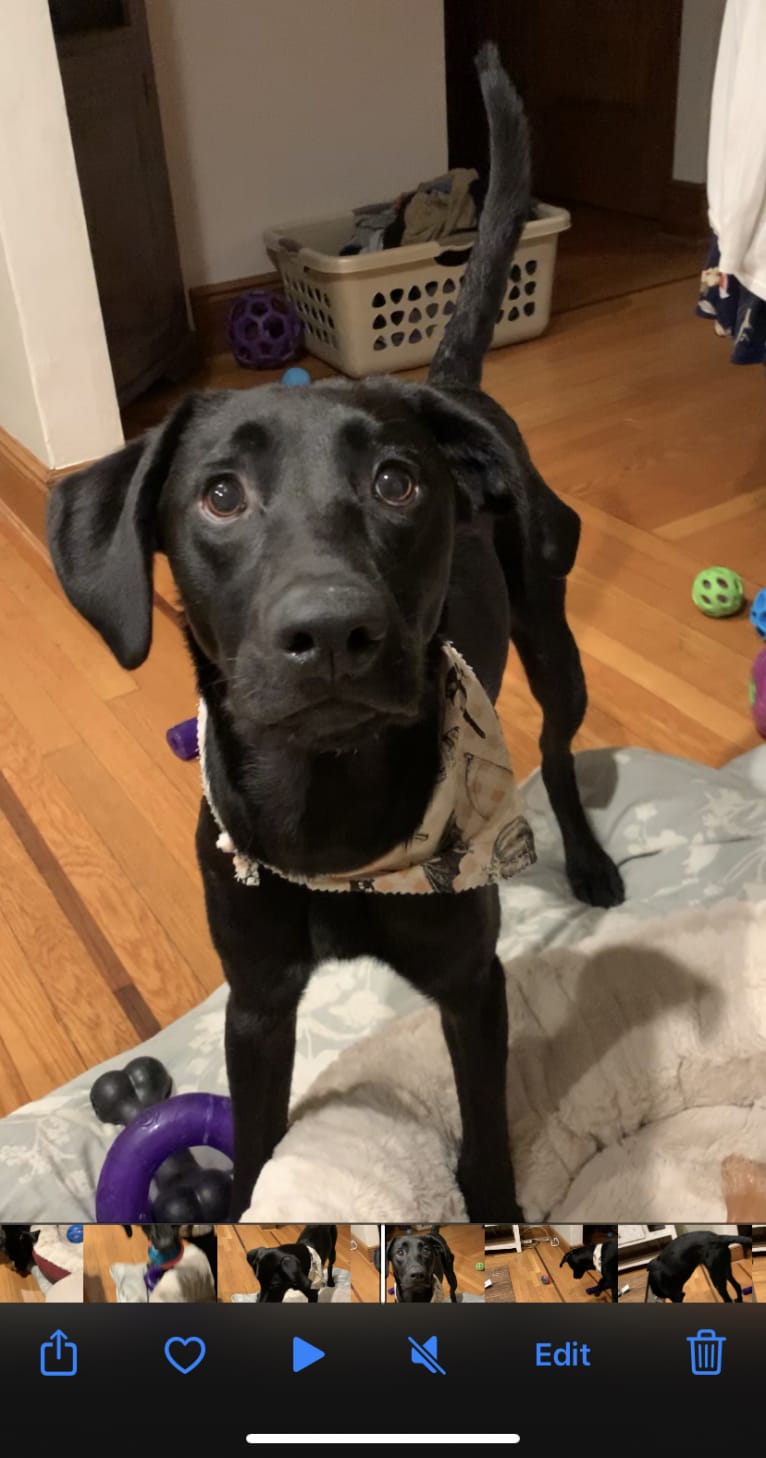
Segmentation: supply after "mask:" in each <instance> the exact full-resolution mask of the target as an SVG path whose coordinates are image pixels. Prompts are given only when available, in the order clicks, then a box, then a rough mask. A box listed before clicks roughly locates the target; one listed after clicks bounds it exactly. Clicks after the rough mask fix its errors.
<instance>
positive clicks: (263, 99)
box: [147, 0, 447, 287]
mask: <svg viewBox="0 0 766 1458" xmlns="http://www.w3.org/2000/svg"><path fill="white" fill-rule="evenodd" d="M147 11H148V18H149V29H150V34H151V41H152V52H153V55H154V65H155V72H156V78H157V87H158V91H159V99H160V110H161V114H162V125H163V131H164V134H165V148H166V153H167V159H168V167H169V171H170V183H171V189H172V193H173V204H174V209H175V214H176V225H177V230H178V239H179V246H180V251H181V263H182V267H183V272H184V277H185V280H186V284H187V286H190V287H191V286H192V285H195V284H204V283H220V282H223V281H225V280H228V279H233V278H239V277H242V276H245V275H248V274H252V273H263V272H266V271H268V270H270V268H271V264H270V262H269V259H268V255H267V254H266V252H265V250H264V248H263V245H262V242H261V233H262V230H263V228H264V227H268V226H270V225H271V224H274V223H282V222H290V221H296V220H300V219H302V218H312V217H316V218H322V217H327V216H331V215H332V214H333V213H336V212H343V211H345V210H346V209H347V208H350V207H352V206H356V205H358V204H361V203H366V202H375V201H377V200H379V199H385V198H388V197H393V196H396V194H397V193H399V192H403V191H405V190H406V189H407V188H408V187H414V186H415V185H416V184H417V183H418V182H419V181H421V180H422V179H423V178H426V177H429V176H433V175H434V174H436V173H438V172H440V171H442V170H443V169H444V168H445V167H446V165H447V122H446V93H445V80H444V25H443V16H442V0H150V4H149V5H148V6H147Z"/></svg>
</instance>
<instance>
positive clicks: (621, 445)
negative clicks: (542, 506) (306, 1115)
mask: <svg viewBox="0 0 766 1458" xmlns="http://www.w3.org/2000/svg"><path fill="white" fill-rule="evenodd" d="M588 226H589V227H590V232H588V229H587V228H586V229H585V232H584V233H581V238H582V239H583V240H584V241H582V243H581V246H580V253H579V255H578V254H577V250H576V249H575V252H574V253H573V254H569V255H568V254H566V252H565V254H564V257H569V258H570V262H569V263H568V264H567V268H568V270H569V273H568V275H566V270H565V274H563V275H562V279H563V280H564V283H566V277H568V278H569V284H568V285H567V287H568V288H569V300H570V307H569V309H568V311H567V312H563V313H559V314H557V315H556V316H555V318H554V319H553V321H552V324H551V328H550V331H549V332H548V333H547V334H546V335H544V336H543V337H542V338H541V339H539V340H535V341H532V342H530V343H528V344H525V345H522V346H518V347H516V348H511V349H506V350H501V351H495V352H493V353H491V354H490V356H489V357H488V359H487V364H486V369H485V386H486V388H487V390H488V391H489V392H490V393H491V394H493V395H494V396H496V397H497V399H498V400H500V401H501V403H502V404H503V405H504V406H506V407H507V408H508V409H509V410H510V411H511V412H512V413H513V414H514V415H515V416H516V418H517V420H518V422H519V424H520V426H521V429H522V430H523V432H524V434H525V436H526V439H527V441H528V444H529V446H530V449H531V452H532V455H533V458H534V459H535V461H536V463H537V465H538V467H539V468H540V469H541V470H542V472H543V474H544V475H545V476H546V477H547V479H548V480H549V481H550V483H551V484H552V486H553V487H554V488H555V489H556V490H557V491H559V492H560V493H561V494H562V495H563V496H564V497H565V498H566V499H567V500H569V501H570V502H571V503H572V504H573V505H574V506H575V507H576V508H577V510H578V511H579V512H580V514H581V516H582V521H583V535H582V545H581V550H580V555H579V560H578V565H577V567H576V569H575V571H574V573H573V575H572V579H571V583H570V588H569V611H570V617H571V622H572V627H573V629H574V631H575V633H576V635H577V637H578V639H579V642H580V645H581V648H582V652H583V660H584V664H585V669H586V673H587V676H588V681H589V688H590V709H589V713H588V717H587V719H586V721H585V724H584V726H583V729H582V732H581V734H580V735H579V737H578V741H577V747H579V748H594V747H599V746H604V745H626V744H637V745H641V746H643V747H645V748H649V749H656V750H659V751H662V752H665V753H672V754H678V755H682V756H686V757H689V758H692V759H699V760H701V761H703V762H704V763H707V764H712V765H720V764H723V763H725V762H726V761H727V760H728V759H729V758H730V757H731V756H732V755H735V754H738V753H740V752H741V751H742V750H745V749H748V748H750V747H752V746H753V745H755V744H756V743H758V739H757V736H756V734H755V730H754V728H753V725H752V721H751V717H750V713H749V709H748V702H747V679H748V671H749V666H750V662H751V660H752V658H753V657H754V655H755V652H756V650H757V648H758V646H759V645H758V640H757V639H756V636H755V633H754V632H753V629H752V628H751V627H750V625H749V623H748V621H747V618H746V616H740V617H738V618H736V619H733V620H727V621H721V622H715V621H712V620H710V619H707V618H704V617H702V616H701V615H700V614H699V613H698V612H697V610H696V609H695V608H694V607H693V605H692V603H691V600H690V587H691V580H692V577H693V576H694V574H695V572H696V571H697V570H698V568H700V567H702V566H704V565H709V564H710V563H712V562H716V561H717V562H723V563H726V564H727V565H730V566H732V567H735V568H737V569H738V570H739V571H740V572H741V573H742V575H743V577H744V578H745V581H746V585H747V588H748V591H749V592H750V593H751V594H752V592H753V591H754V590H755V589H756V588H757V587H759V586H761V585H762V584H763V583H764V582H765V581H766V529H765V523H766V510H765V508H766V428H765V427H766V383H765V382H764V376H763V371H762V370H759V369H743V368H739V369H735V368H733V367H732V366H731V365H730V364H729V363H728V346H727V344H726V342H725V341H722V340H721V339H719V338H717V337H716V336H715V334H714V332H713V330H712V328H711V327H710V326H709V325H708V324H707V323H705V322H703V321H701V320H698V319H696V318H695V317H694V314H693V308H694V301H695V296H696V283H695V281H694V278H693V277H692V276H691V270H692V256H691V254H690V253H688V250H687V253H688V256H687V258H686V261H685V262H684V261H683V260H682V259H680V256H679V255H678V254H677V253H676V252H672V256H671V255H667V256H666V255H665V254H664V253H663V251H662V248H661V247H660V245H658V244H657V243H656V241H655V243H654V244H652V247H653V248H654V250H655V254H656V257H655V256H650V254H651V250H649V249H648V244H647V242H646V238H644V241H643V243H641V242H640V240H639V243H640V246H639V244H638V243H636V242H635V238H636V236H637V235H635V234H634V233H632V232H630V231H628V232H625V231H623V234H622V235H621V237H622V241H621V242H620V240H619V238H617V237H616V235H615V234H614V229H612V233H610V235H609V237H610V242H609V246H608V247H607V246H606V245H605V247H604V250H603V256H602V260H601V264H602V267H601V274H600V278H601V283H600V285H599V290H600V292H599V290H597V292H599V299H600V301H597V302H589V300H590V299H592V297H593V295H592V293H587V291H586V292H583V290H586V285H588V287H590V286H591V285H593V286H594V287H595V285H594V284H593V281H594V279H595V277H596V272H597V262H598V251H597V235H596V233H595V231H594V223H593V220H592V219H591V221H590V224H589V225H588ZM624 226H625V225H623V227H624ZM631 239H632V240H633V241H632V242H631ZM575 241H576V234H575V231H574V230H573V233H572V234H571V235H569V238H568V239H567V243H566V245H565V249H566V248H568V247H571V246H572V245H573V244H574V242H575ZM642 250H643V251H642ZM663 260H664V262H663ZM686 269H689V270H690V274H689V276H688V277H686V276H684V277H680V278H679V277H678V273H677V270H681V273H684V271H685V270H686ZM610 270H611V272H610ZM663 270H664V271H663ZM694 271H696V269H695V270H694ZM665 276H669V277H671V278H674V279H675V281H673V282H658V279H662V278H663V277H665ZM578 279H579V280H580V282H579V283H578V282H577V280H578ZM589 280H590V284H588V281H589ZM578 289H580V293H579V294H578V292H577V290H578ZM626 290H627V291H626ZM610 295H612V297H609V296H610ZM615 295H616V296H615ZM604 300H607V301H604ZM312 368H313V366H312ZM316 372H317V373H322V372H323V371H322V369H321V367H317V370H316ZM202 378H203V380H204V381H206V382H207V383H209V384H211V385H217V386H223V387H237V388H243V387H249V386H251V385H252V384H253V383H254V382H256V381H257V380H259V379H260V376H253V375H252V374H251V373H248V372H245V371H241V370H238V369H236V367H235V366H234V365H233V364H232V363H231V362H226V361H219V362H215V363H213V364H212V365H209V366H207V367H206V371H205V373H204V376H203V377H202ZM171 398H172V397H171V396H170V395H169V394H168V392H167V391H166V392H165V393H164V394H163V393H162V392H160V393H159V394H156V395H155V396H153V397H152V398H151V399H150V400H148V401H144V402H140V403H139V405H138V406H136V407H132V414H131V420H130V422H129V428H130V429H133V430H135V429H137V428H142V427H143V426H144V425H146V424H148V423H151V420H152V418H158V417H159V416H160V415H161V414H162V413H164V411H165V410H166V409H167V407H168V404H169V403H170V399H171ZM156 601H157V607H156V611H155V615H154V618H155V622H154V632H155V637H154V647H153V650H152V653H151V655H150V657H149V660H148V662H147V663H146V664H145V665H144V666H143V667H142V668H140V669H138V670H137V671H136V672H135V673H126V672H124V671H123V670H122V669H120V668H119V667H118V666H117V664H116V663H115V662H114V660H113V659H112V658H111V656H110V654H109V652H108V650H107V649H106V648H105V646H104V645H103V643H102V642H101V640H100V639H99V638H98V637H97V635H96V634H95V633H94V632H92V631H91V630H90V628H88V627H87V626H86V625H85V623H84V622H82V621H81V620H80V619H79V618H78V617H77V615H76V614H75V612H74V611H73V610H72V609H71V608H70V607H69V606H68V604H67V603H66V602H65V600H64V598H63V596H62V594H61V592H60V590H59V588H58V586H57V584H56V582H55V580H54V578H53V575H52V572H51V570H50V568H49V566H48V564H47V562H46V561H45V560H44V558H43V557H42V555H41V554H40V553H38V552H37V551H35V550H34V548H33V547H32V546H30V543H29V541H28V540H27V539H26V538H25V537H23V536H22V535H21V534H20V533H19V532H18V531H17V530H16V529H15V528H14V527H13V525H11V524H9V523H8V521H7V520H2V519H0V659H1V661H2V665H3V674H2V679H1V680H0V808H1V809H2V815H0V1114H5V1113H7V1112H9V1111H10V1110H12V1109H14V1108H16V1107H18V1106H19V1104H21V1103H24V1102H25V1101H26V1100H28V1099H33V1098H37V1097H39V1096H40V1095H42V1094H44V1093H46V1092H48V1091H49V1090H50V1089H52V1088H54V1087H55V1086H57V1085H58V1084H60V1083H63V1082H64V1081H65V1080H67V1079H69V1078H72V1077H73V1076H75V1075H76V1074H78V1073H81V1072H82V1071H83V1070H85V1069H87V1068H88V1067H90V1066H92V1065H93V1064H94V1063H95V1062H97V1061H100V1060H103V1059H107V1058H118V1057H119V1056H121V1055H123V1054H124V1053H126V1052H127V1050H129V1049H130V1048H132V1047H133V1046H134V1045H135V1044H136V1043H137V1042H138V1041H139V1040H141V1039H142V1038H144V1037H146V1036H147V1035H149V1034H151V1033H152V1032H154V1031H155V1030H156V1029H157V1028H159V1027H163V1026H165V1025H166V1024H168V1023H169V1022H171V1021H173V1020H174V1019H175V1018H177V1017H179V1016H180V1015H181V1014H182V1013H184V1012H186V1011H187V1010H188V1009H189V1008H191V1007H192V1006H194V1005H195V1004H197V1003H199V1002H200V1001H201V1000H202V999H203V998H204V997H205V996H206V995H207V994H208V993H209V992H211V991H212V990H213V989H214V988H215V987H217V986H218V985H219V983H220V981H221V973H220V968H219V965H218V962H217V959H216V957H215V955H214V953H213V950H212V948H211V945H210V941H209V937H208V933H207V928H206V923H205V915H204V908H203V902H202V892H201V886H200V881H199V876H198V872H197V868H196V865H195V860H194V848H193V846H194V828H195V822H196V815H197V807H198V800H199V781H198V769H197V766H196V765H195V764H193V763H192V764H183V763H181V762H180V761H178V760H177V759H176V758H175V757H174V756H173V755H172V753H171V752H170V750H169V749H168V747H167V745H166V743H165V738H164V734H165V730H166V729H167V727H168V726H169V725H170V724H173V723H175V722H177V721H178V720H180V719H183V718H186V717H188V716H189V715H191V714H192V713H193V711H194V704H195V692H194V684H193V678H192V672H191V666H190V663H189V660H188V656H187V653H186V649H185V647H184V644H183V641H182V636H181V633H180V631H179V625H178V621H177V614H176V612H175V602H174V594H173V588H172V582H171V581H170V575H169V573H168V571H167V566H166V564H165V563H164V562H163V561H162V559H161V560H160V562H159V563H158V571H157V599H156ZM500 712H501V716H502V719H503V723H504V727H505V730H506V733H507V738H508V742H509V745H510V747H511V752H512V755H513V759H514V764H515V768H516V771H517V774H518V775H519V777H523V776H524V775H526V774H527V773H528V772H529V771H530V770H532V769H534V768H535V766H536V765H537V764H538V762H539V755H538V749H537V737H538V732H539V713H538V711H537V707H536V705H535V704H534V703H533V701H532V700H531V698H530V695H529V693H528V690H527V687H526V684H525V682H524V680H523V676H522V674H521V671H520V668H519V665H518V663H517V661H516V658H515V655H514V654H513V653H511V655H510V658H509V664H508V671H507V673H506V677H505V682H504V686H503V691H502V696H501V700H500Z"/></svg>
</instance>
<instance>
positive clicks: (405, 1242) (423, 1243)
mask: <svg viewBox="0 0 766 1458" xmlns="http://www.w3.org/2000/svg"><path fill="white" fill-rule="evenodd" d="M389 1265H390V1266H391V1270H392V1271H393V1273H394V1279H395V1281H396V1285H397V1291H398V1295H399V1300H400V1301H412V1302H417V1301H430V1300H431V1298H432V1296H433V1286H434V1276H435V1275H436V1276H439V1277H440V1276H441V1274H442V1262H441V1251H440V1248H439V1238H438V1236H434V1235H395V1236H394V1238H393V1240H390V1241H389V1242H388V1249H387V1251H386V1267H387V1268H388V1266H389Z"/></svg>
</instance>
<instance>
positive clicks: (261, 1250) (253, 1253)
mask: <svg viewBox="0 0 766 1458" xmlns="http://www.w3.org/2000/svg"><path fill="white" fill-rule="evenodd" d="M268 1249H269V1246H267V1245H259V1246H258V1248H257V1249H256V1250H249V1251H248V1252H247V1260H248V1263H249V1264H250V1265H251V1266H252V1268H253V1275H254V1276H257V1275H258V1266H259V1264H260V1261H261V1257H262V1256H265V1254H266V1252H267V1250H268Z"/></svg>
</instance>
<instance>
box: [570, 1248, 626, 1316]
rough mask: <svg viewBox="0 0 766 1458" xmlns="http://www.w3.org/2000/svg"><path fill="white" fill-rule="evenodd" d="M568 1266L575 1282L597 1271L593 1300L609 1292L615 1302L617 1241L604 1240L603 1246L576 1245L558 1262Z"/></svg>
mask: <svg viewBox="0 0 766 1458" xmlns="http://www.w3.org/2000/svg"><path fill="white" fill-rule="evenodd" d="M562 1266H569V1268H570V1270H571V1272H572V1275H573V1276H574V1278H575V1280H576V1281H581V1280H582V1278H583V1276H586V1275H587V1274H588V1273H589V1272H590V1271H597V1272H598V1276H599V1280H598V1284H597V1285H596V1288H595V1290H594V1292H593V1295H594V1298H595V1297H596V1296H601V1295H602V1294H603V1292H604V1291H609V1292H610V1293H611V1297H612V1300H613V1301H616V1300H617V1241H616V1239H614V1238H613V1239H611V1240H605V1241H604V1242H603V1244H601V1245H596V1244H590V1245H578V1246H575V1249H574V1250H568V1251H567V1253H566V1255H565V1256H562V1258H561V1260H560V1262H559V1270H560V1269H561V1267H562Z"/></svg>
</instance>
